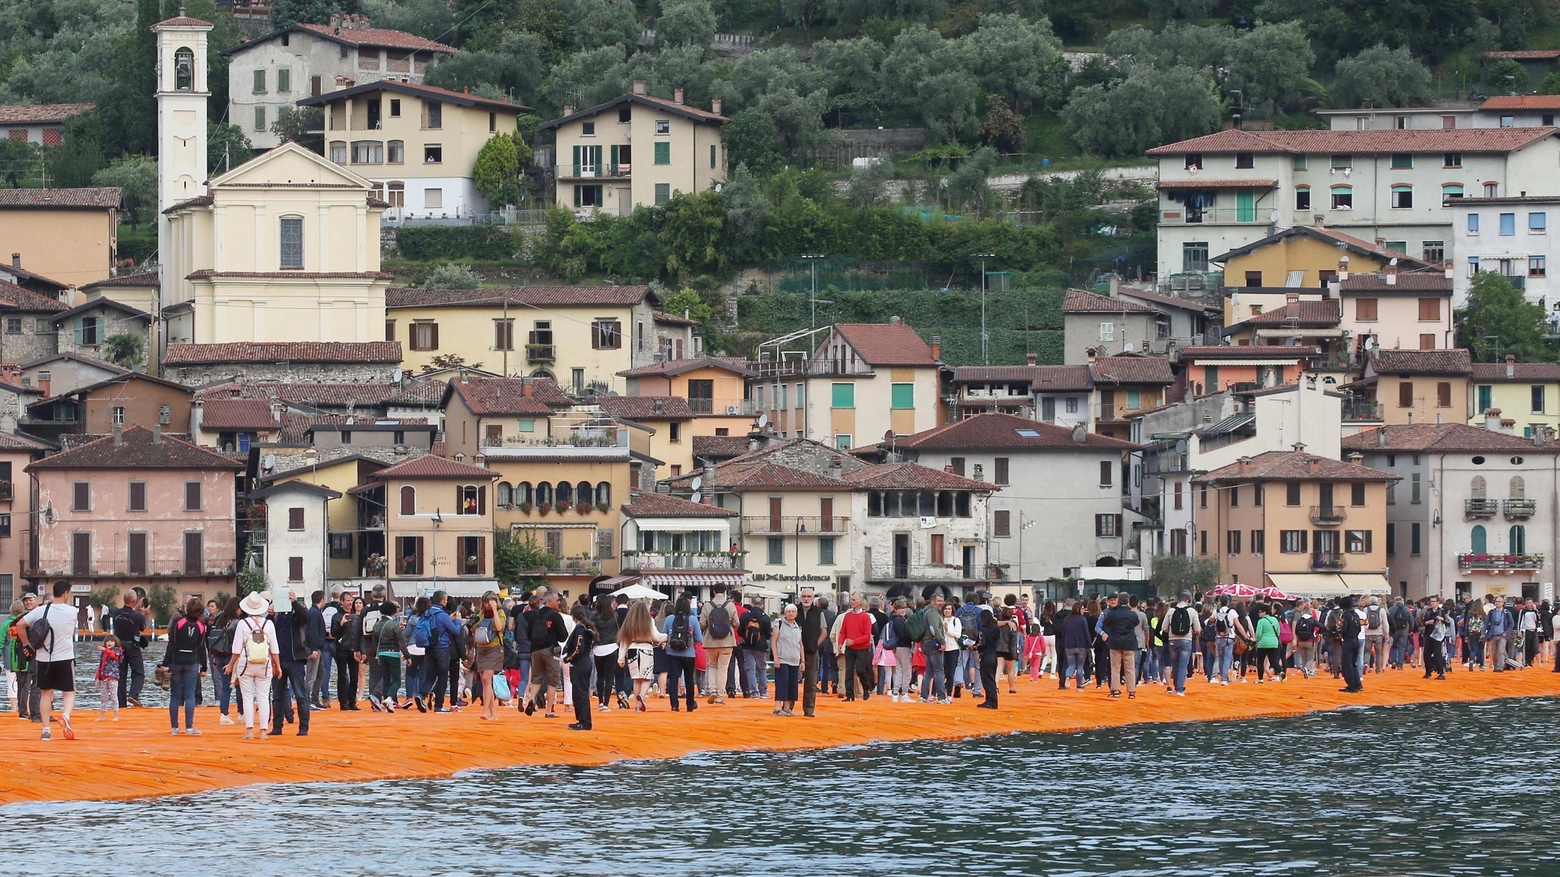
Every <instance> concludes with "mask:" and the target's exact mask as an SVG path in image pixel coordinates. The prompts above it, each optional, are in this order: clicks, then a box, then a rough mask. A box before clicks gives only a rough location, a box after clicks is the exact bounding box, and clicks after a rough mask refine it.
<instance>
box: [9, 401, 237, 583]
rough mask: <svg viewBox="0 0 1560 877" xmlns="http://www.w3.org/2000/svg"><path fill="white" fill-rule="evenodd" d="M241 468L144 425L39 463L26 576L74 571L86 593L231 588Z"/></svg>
mask: <svg viewBox="0 0 1560 877" xmlns="http://www.w3.org/2000/svg"><path fill="white" fill-rule="evenodd" d="M241 468H242V464H240V463H238V462H235V461H234V460H231V459H229V458H227V457H224V456H222V455H221V454H217V453H214V452H212V451H209V450H207V449H205V448H201V447H198V446H196V445H193V444H190V443H189V442H186V441H181V440H179V439H175V438H169V437H165V436H163V435H162V433H161V431H160V429H157V430H147V429H143V428H141V427H138V426H136V427H131V428H129V429H127V430H124V431H123V432H122V433H116V434H114V435H109V436H104V437H103V438H100V439H98V440H96V441H93V442H88V443H87V444H84V445H81V446H80V447H77V448H73V449H71V450H69V451H65V452H63V453H60V454H56V455H54V456H52V457H47V458H45V459H43V460H39V461H37V462H35V463H33V464H32V465H30V466H28V467H27V471H28V473H30V474H31V475H32V477H33V483H34V485H35V486H36V491H37V494H36V496H37V499H36V502H37V505H38V507H39V508H41V509H42V510H43V511H42V513H41V514H40V515H39V516H38V519H39V522H40V523H39V527H38V547H37V562H36V565H35V566H33V567H32V568H31V569H30V570H29V571H28V573H27V575H28V577H29V578H34V579H38V580H42V581H47V580H52V579H56V578H62V577H68V578H70V579H71V580H72V581H73V582H74V583H75V584H76V586H77V588H78V589H79V590H83V591H95V590H98V589H100V588H103V587H116V588H127V587H131V586H135V585H140V586H142V587H146V588H150V587H151V586H152V585H156V584H168V585H172V586H173V588H174V590H175V591H177V592H178V595H179V597H180V598H183V597H185V596H188V595H194V596H200V597H204V598H210V597H212V596H214V595H215V594H216V593H217V592H218V591H225V592H227V593H233V586H234V585H233V583H234V578H233V577H234V572H235V570H236V567H237V558H236V557H235V553H236V545H237V540H236V538H235V535H234V501H235V500H234V496H235V495H234V481H235V476H236V473H237V472H238V470H239V469H241ZM83 586H85V587H83Z"/></svg>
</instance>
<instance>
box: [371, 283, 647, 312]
mask: <svg viewBox="0 0 1560 877" xmlns="http://www.w3.org/2000/svg"><path fill="white" fill-rule="evenodd" d="M649 294H650V287H648V286H522V287H517V288H512V289H416V288H411V287H398V288H395V289H387V290H385V307H386V308H387V309H388V308H427V307H462V308H501V307H503V306H504V302H506V301H507V302H509V304H510V306H511V307H516V306H518V307H532V306H534V307H601V306H612V305H618V306H626V305H636V304H639V303H640V302H642V301H644V300H645V296H646V295H649Z"/></svg>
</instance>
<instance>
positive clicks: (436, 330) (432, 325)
mask: <svg viewBox="0 0 1560 877" xmlns="http://www.w3.org/2000/svg"><path fill="white" fill-rule="evenodd" d="M428 328H429V330H430V332H431V334H432V335H433V337H432V338H431V339H429V340H431V341H432V342H433V346H432V347H430V348H428V349H429V350H438V349H439V324H438V323H429V324H428Z"/></svg>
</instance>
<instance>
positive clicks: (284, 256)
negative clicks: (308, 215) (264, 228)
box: [277, 216, 303, 268]
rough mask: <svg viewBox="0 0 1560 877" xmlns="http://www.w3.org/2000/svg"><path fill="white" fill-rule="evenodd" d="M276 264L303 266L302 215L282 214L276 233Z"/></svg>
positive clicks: (287, 266)
mask: <svg viewBox="0 0 1560 877" xmlns="http://www.w3.org/2000/svg"><path fill="white" fill-rule="evenodd" d="M277 244H278V250H279V252H278V254H277V264H278V265H280V266H281V267H282V268H302V267H303V217H302V216H283V217H282V218H281V226H280V228H279V229H278V233H277Z"/></svg>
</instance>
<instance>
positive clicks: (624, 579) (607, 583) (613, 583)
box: [595, 572, 639, 590]
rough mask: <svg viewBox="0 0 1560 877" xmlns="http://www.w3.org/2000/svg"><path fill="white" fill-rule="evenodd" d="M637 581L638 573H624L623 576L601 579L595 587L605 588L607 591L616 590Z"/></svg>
mask: <svg viewBox="0 0 1560 877" xmlns="http://www.w3.org/2000/svg"><path fill="white" fill-rule="evenodd" d="M637 581H639V573H637V572H631V573H625V574H623V575H620V576H613V577H612V578H610V579H602V580H601V581H599V582H597V583H596V585H595V587H596V588H597V589H601V588H606V589H608V590H615V589H617V588H621V587H623V586H624V585H626V584H628V583H629V582H637Z"/></svg>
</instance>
